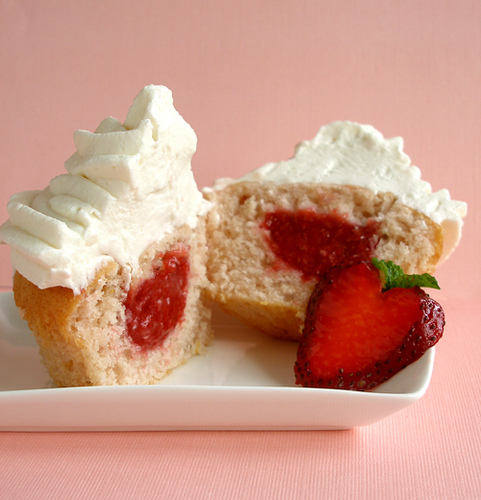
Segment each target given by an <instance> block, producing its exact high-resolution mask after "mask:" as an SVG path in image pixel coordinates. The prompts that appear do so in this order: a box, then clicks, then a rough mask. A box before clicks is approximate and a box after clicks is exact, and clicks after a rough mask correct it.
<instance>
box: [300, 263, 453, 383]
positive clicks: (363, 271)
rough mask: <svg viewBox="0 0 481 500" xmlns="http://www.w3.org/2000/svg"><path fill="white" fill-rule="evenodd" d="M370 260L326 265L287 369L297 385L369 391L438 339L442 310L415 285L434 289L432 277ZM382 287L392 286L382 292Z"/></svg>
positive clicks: (435, 285)
mask: <svg viewBox="0 0 481 500" xmlns="http://www.w3.org/2000/svg"><path fill="white" fill-rule="evenodd" d="M373 262H374V261H373ZM375 263H376V266H377V267H376V266H375V265H374V264H373V263H367V262H361V263H359V264H355V265H353V266H350V267H347V268H333V269H331V270H330V271H329V272H328V273H326V274H325V275H324V276H323V277H322V278H321V280H320V281H319V283H318V284H317V286H316V288H315V289H314V292H313V294H312V296H311V299H310V302H309V305H308V308H307V313H306V320H305V324H304V331H303V336H302V339H301V341H300V344H299V348H298V353H297V361H296V363H295V366H294V371H295V375H296V383H297V384H299V385H302V386H304V387H332V388H341V389H351V390H361V391H364V390H366V389H372V388H373V387H375V386H377V385H378V384H380V383H382V382H384V381H386V380H388V379H389V378H390V377H392V376H393V375H395V374H396V373H398V372H399V371H400V370H402V369H403V368H404V367H406V366H407V365H408V364H410V363H412V362H414V361H416V360H417V359H419V358H420V357H421V356H422V355H423V354H424V352H425V351H426V350H427V349H428V348H429V347H431V346H433V345H434V344H435V343H436V342H437V341H438V340H439V339H440V338H441V336H442V334H443V329H444V324H445V320H444V312H443V309H442V308H441V306H440V305H439V304H438V303H437V302H436V301H434V300H433V299H431V298H430V297H429V295H428V294H427V293H426V292H424V291H423V290H422V289H421V288H420V286H419V285H418V284H422V285H423V286H434V287H436V288H437V283H436V282H435V280H434V278H432V277H431V276H429V275H422V276H406V275H404V274H403V273H402V271H400V268H399V266H395V265H393V264H392V263H384V262H383V261H375ZM380 270H381V272H380ZM393 270H394V273H393V272H392V271H393ZM393 276H394V277H393ZM432 280H434V284H433V281H432ZM386 283H388V285H387V286H392V288H389V289H387V290H386V289H385V288H384V289H383V285H385V284H386ZM398 285H399V286H403V287H408V288H400V287H399V286H398Z"/></svg>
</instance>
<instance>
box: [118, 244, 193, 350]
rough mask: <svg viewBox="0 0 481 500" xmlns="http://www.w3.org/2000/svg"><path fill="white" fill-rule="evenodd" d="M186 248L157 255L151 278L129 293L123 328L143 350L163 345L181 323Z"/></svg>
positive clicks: (187, 273)
mask: <svg viewBox="0 0 481 500" xmlns="http://www.w3.org/2000/svg"><path fill="white" fill-rule="evenodd" d="M189 270H190V266H189V249H188V247H184V246H182V247H178V248H176V249H174V250H170V251H168V252H166V253H165V254H159V255H158V256H157V258H156V259H155V261H154V263H153V266H152V275H151V277H150V278H148V279H145V280H143V281H141V282H140V283H139V284H137V285H136V286H135V287H132V288H131V289H130V290H129V293H128V295H127V298H126V300H125V303H124V305H125V314H126V329H127V334H128V335H129V337H130V338H131V340H132V342H134V343H135V344H137V345H138V346H139V347H140V348H141V349H142V351H148V350H151V349H155V348H156V347H159V346H161V345H162V343H163V342H164V340H165V339H166V337H167V336H168V335H169V334H170V333H171V332H172V331H173V330H174V328H175V327H176V326H177V325H178V324H179V323H180V322H181V321H182V320H183V317H184V310H185V304H186V301H187V285H188V281H189Z"/></svg>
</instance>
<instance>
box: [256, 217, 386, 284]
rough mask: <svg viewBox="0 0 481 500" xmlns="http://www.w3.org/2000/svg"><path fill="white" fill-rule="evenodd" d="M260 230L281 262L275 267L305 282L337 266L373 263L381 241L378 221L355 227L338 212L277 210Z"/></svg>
mask: <svg viewBox="0 0 481 500" xmlns="http://www.w3.org/2000/svg"><path fill="white" fill-rule="evenodd" d="M260 227H261V228H262V229H263V230H265V231H266V240H267V244H268V246H269V248H270V249H271V251H272V252H273V253H274V254H275V256H276V257H277V259H278V262H277V263H276V265H275V266H274V267H275V268H277V269H281V268H283V267H286V266H287V267H290V268H292V269H296V270H298V271H300V272H301V273H302V276H303V279H304V280H310V279H311V278H313V277H316V276H319V275H321V274H323V273H325V272H326V271H328V270H329V269H330V268H331V267H333V266H339V265H342V266H349V265H351V264H355V263H357V262H360V261H363V260H370V259H371V257H372V256H373V252H374V250H375V248H376V245H377V243H378V241H379V236H378V234H377V231H378V224H377V223H376V222H375V221H373V220H368V221H367V224H366V225H364V226H362V225H358V224H353V223H352V222H349V220H348V219H347V216H346V215H344V214H340V213H338V212H331V213H328V214H319V213H316V212H315V211H314V210H298V211H296V212H291V211H288V210H276V211H274V212H270V213H268V214H266V216H265V218H264V220H263V222H262V223H261V226H260Z"/></svg>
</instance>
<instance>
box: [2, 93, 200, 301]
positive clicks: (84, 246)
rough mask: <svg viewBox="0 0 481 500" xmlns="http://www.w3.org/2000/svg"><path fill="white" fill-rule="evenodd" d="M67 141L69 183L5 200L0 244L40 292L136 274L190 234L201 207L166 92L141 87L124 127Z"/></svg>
mask: <svg viewBox="0 0 481 500" xmlns="http://www.w3.org/2000/svg"><path fill="white" fill-rule="evenodd" d="M74 142H75V146H76V148H77V152H76V153H74V154H73V155H72V156H71V157H70V158H69V159H68V160H67V161H66V162H65V168H66V170H67V171H68V173H67V174H63V175H59V176H58V177H55V178H54V179H52V181H51V182H50V184H49V185H48V187H47V188H45V189H44V190H43V191H28V192H23V193H18V194H16V195H14V196H12V198H11V199H10V201H9V203H8V214H9V217H10V219H9V220H8V221H7V222H6V223H4V224H3V225H2V226H1V227H0V241H2V242H4V243H7V244H8V245H10V247H11V260H12V265H13V267H14V268H15V269H16V270H18V271H19V272H20V273H21V274H22V275H23V276H25V277H26V278H27V279H28V280H30V281H31V282H33V283H35V284H36V285H37V286H38V287H39V288H48V287H53V286H63V287H67V288H71V289H72V290H73V291H74V293H76V294H77V293H79V292H80V291H81V290H82V289H83V288H85V287H86V286H87V285H88V283H89V282H90V280H91V279H92V278H93V277H94V275H95V273H96V271H97V270H98V269H99V268H101V267H102V266H103V265H104V264H105V263H106V262H108V261H109V260H112V259H114V260H116V261H117V262H118V263H119V264H121V265H123V266H127V267H128V268H130V269H131V270H132V272H135V270H136V268H137V266H138V259H139V256H140V254H141V253H142V252H143V251H144V250H145V249H146V247H147V246H149V245H150V244H152V243H154V242H155V241H159V240H161V239H162V238H163V237H164V236H165V235H166V234H168V233H171V232H172V231H173V230H174V229H175V228H177V227H180V226H183V225H188V226H190V227H195V226H196V225H197V221H198V215H203V214H205V213H206V211H207V210H208V204H207V202H206V201H205V200H204V199H203V197H202V194H201V193H200V192H199V190H198V189H197V185H196V183H195V180H194V177H193V174H192V170H191V164H190V162H191V158H192V156H193V154H194V152H195V150H196V146H197V137H196V135H195V133H194V131H193V130H192V128H191V127H190V126H189V125H188V124H187V123H186V122H185V121H184V119H183V118H182V116H181V115H180V114H179V113H178V112H177V111H176V110H175V108H174V106H173V99H172V93H171V91H170V90H169V89H168V88H166V87H163V86H154V85H150V86H147V87H145V88H144V89H143V90H142V91H141V92H140V93H139V94H138V95H137V97H136V98H135V100H134V102H133V104H132V106H131V108H130V110H129V112H128V115H127V118H126V119H125V122H124V123H123V124H121V123H120V122H119V121H118V120H116V119H114V118H106V119H105V120H103V121H102V122H101V123H100V125H99V127H98V128H97V130H96V131H95V132H94V133H91V132H87V131H84V130H78V131H76V132H75V133H74Z"/></svg>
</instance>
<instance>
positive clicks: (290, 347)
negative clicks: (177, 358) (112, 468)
mask: <svg viewBox="0 0 481 500" xmlns="http://www.w3.org/2000/svg"><path fill="white" fill-rule="evenodd" d="M214 328H215V333H216V337H215V341H214V343H213V345H212V346H211V347H209V349H208V352H207V354H206V355H205V356H196V357H195V358H193V359H192V360H191V361H189V362H188V363H187V364H185V365H184V366H182V367H180V368H178V369H176V370H174V372H173V373H172V374H171V375H169V376H168V377H166V378H165V379H164V380H163V381H162V382H161V383H159V384H156V385H150V386H115V387H71V388H55V387H52V386H51V382H50V380H49V377H48V374H47V372H46V370H45V368H44V367H43V365H42V364H41V361H40V356H39V354H38V349H37V346H36V344H35V341H34V339H33V336H32V335H31V334H30V332H29V331H28V328H27V326H26V323H25V322H24V321H23V320H21V319H20V318H19V316H18V311H17V310H16V307H15V305H14V302H13V296H12V293H11V292H3V293H0V431H49V432H52V431H63V432H66V431H160V430H163V431H173V430H212V431H214V430H331V429H351V428H353V427H359V426H364V425H370V424H373V423H375V422H377V421H380V420H382V419H384V418H386V417H388V416H390V415H392V414H394V413H396V412H398V411H400V410H403V409H404V408H406V407H408V406H409V405H411V404H413V403H414V402H416V401H418V400H419V399H420V398H421V397H422V396H423V395H424V394H425V392H426V390H427V388H428V386H429V383H430V379H431V375H432V370H433V366H434V348H431V349H430V350H429V351H427V352H426V353H425V354H424V356H422V358H420V359H419V360H418V361H416V362H415V363H413V364H412V365H410V366H408V367H407V368H405V369H404V370H403V371H402V372H400V373H398V374H397V375H396V376H394V377H393V378H392V379H390V380H389V381H388V382H386V383H384V384H382V385H381V386H379V387H378V388H377V389H376V391H374V392H355V391H345V390H335V389H306V388H301V387H297V386H295V384H294V372H293V364H294V359H295V352H296V345H295V344H294V343H292V342H286V341H281V340H276V339H271V338H269V337H266V336H265V335H262V334H259V333H258V332H255V331H254V330H251V329H249V328H247V327H245V326H244V325H242V324H240V323H238V322H237V321H236V320H234V319H233V318H230V317H229V316H226V315H224V314H223V313H221V312H220V311H215V312H214Z"/></svg>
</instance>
